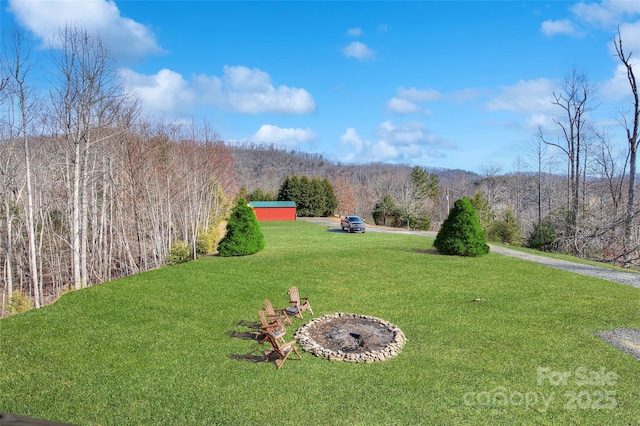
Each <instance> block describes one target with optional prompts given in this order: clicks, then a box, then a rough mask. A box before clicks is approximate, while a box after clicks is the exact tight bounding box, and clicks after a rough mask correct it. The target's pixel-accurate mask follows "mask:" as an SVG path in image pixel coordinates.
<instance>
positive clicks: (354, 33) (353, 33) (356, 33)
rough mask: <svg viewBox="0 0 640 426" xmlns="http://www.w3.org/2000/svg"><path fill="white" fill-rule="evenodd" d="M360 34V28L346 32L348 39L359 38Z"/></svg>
mask: <svg viewBox="0 0 640 426" xmlns="http://www.w3.org/2000/svg"><path fill="white" fill-rule="evenodd" d="M362 34H363V32H362V28H349V29H348V30H347V35H348V36H350V37H360V36H361V35H362Z"/></svg>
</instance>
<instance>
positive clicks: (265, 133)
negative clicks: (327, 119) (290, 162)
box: [253, 124, 317, 147]
mask: <svg viewBox="0 0 640 426" xmlns="http://www.w3.org/2000/svg"><path fill="white" fill-rule="evenodd" d="M316 136H317V135H316V132H314V131H313V130H311V129H299V128H286V129H285V128H282V127H278V126H274V125H272V124H263V125H262V126H261V127H260V129H259V130H258V131H257V132H256V134H255V135H253V140H255V141H256V142H265V143H268V144H274V145H287V146H290V147H294V146H296V145H299V144H301V143H305V142H309V141H311V140H313V139H315V138H316Z"/></svg>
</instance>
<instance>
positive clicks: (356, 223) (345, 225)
mask: <svg viewBox="0 0 640 426" xmlns="http://www.w3.org/2000/svg"><path fill="white" fill-rule="evenodd" d="M340 226H341V227H342V230H343V231H349V232H363V233H364V231H365V230H366V225H365V224H364V220H362V218H360V216H345V217H343V218H342V219H340Z"/></svg>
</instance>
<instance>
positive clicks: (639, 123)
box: [613, 28, 640, 258]
mask: <svg viewBox="0 0 640 426" xmlns="http://www.w3.org/2000/svg"><path fill="white" fill-rule="evenodd" d="M613 45H614V47H615V49H616V55H617V57H618V59H619V60H620V62H622V64H623V65H624V68H625V71H626V74H627V80H628V81H629V88H630V89H631V95H632V101H631V106H630V108H629V110H628V112H627V114H622V118H621V120H620V121H621V123H622V126H623V127H624V129H625V131H626V136H627V143H628V148H629V192H628V198H627V212H626V220H625V253H624V256H625V258H628V256H629V254H630V253H631V252H633V251H635V250H636V249H637V245H638V243H637V242H636V241H634V239H633V234H632V231H633V224H634V218H635V216H636V211H635V184H636V173H637V171H636V168H637V166H636V161H637V155H638V146H639V145H640V135H639V134H638V132H639V127H640V98H639V95H638V83H637V81H636V76H635V72H634V70H633V63H632V62H631V54H632V52H629V53H628V54H625V52H624V49H623V46H622V35H621V34H620V29H619V28H618V35H617V37H615V38H614V40H613Z"/></svg>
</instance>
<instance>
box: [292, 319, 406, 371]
mask: <svg viewBox="0 0 640 426" xmlns="http://www.w3.org/2000/svg"><path fill="white" fill-rule="evenodd" d="M295 338H296V340H297V341H298V344H299V345H300V347H301V348H302V349H304V350H305V351H307V352H311V353H312V354H314V355H315V356H319V357H323V358H327V359H329V360H331V361H345V362H374V361H386V360H388V359H390V358H392V357H394V356H396V355H398V353H399V352H400V349H401V348H402V346H403V345H404V344H405V342H406V340H407V339H406V337H405V335H404V333H403V332H402V330H400V329H399V328H398V327H396V326H395V325H393V324H391V323H389V322H387V321H384V320H382V319H380V318H376V317H372V316H367V315H358V314H347V313H343V312H339V313H336V314H331V315H324V316H322V317H319V318H315V319H313V320H311V321H309V322H308V323H306V324H304V325H303V326H302V327H300V328H299V329H298V331H297V332H296V334H295Z"/></svg>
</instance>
